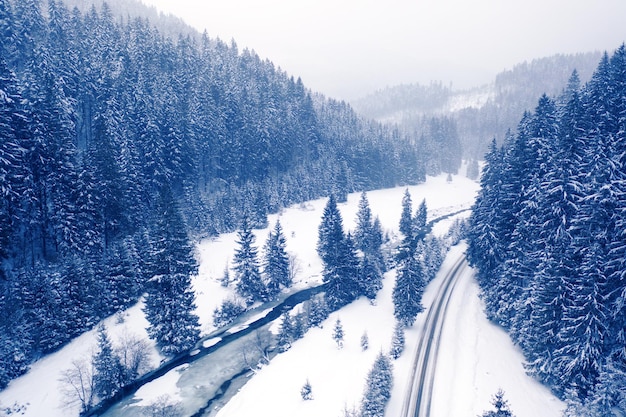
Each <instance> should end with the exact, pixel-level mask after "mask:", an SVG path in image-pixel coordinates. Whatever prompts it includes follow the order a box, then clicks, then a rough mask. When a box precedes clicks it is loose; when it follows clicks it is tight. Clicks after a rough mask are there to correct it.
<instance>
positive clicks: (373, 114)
mask: <svg viewBox="0 0 626 417" xmlns="http://www.w3.org/2000/svg"><path fill="white" fill-rule="evenodd" d="M600 57H601V53H600V52H588V53H580V54H575V55H555V56H551V57H546V58H538V59H534V60H532V61H530V62H523V63H521V64H518V65H516V66H514V67H513V68H512V69H510V70H505V71H503V72H501V73H499V74H498V75H497V76H496V78H495V80H494V81H493V82H492V83H490V84H487V85H483V86H477V87H476V88H473V89H470V90H456V89H454V88H453V87H452V86H446V85H443V84H442V83H439V82H433V83H431V84H430V85H427V86H424V85H419V84H406V85H399V86H394V87H389V88H386V89H384V90H380V91H377V92H374V93H372V94H369V95H367V96H365V97H363V98H361V99H358V100H355V101H353V102H352V105H353V107H354V108H355V110H356V111H357V112H358V113H359V114H362V115H363V116H365V117H368V118H372V119H374V120H377V121H380V122H384V123H392V124H395V125H397V126H398V128H399V129H400V130H402V131H404V132H413V133H414V134H415V133H417V134H418V135H419V134H421V132H423V131H424V130H425V129H426V127H425V126H427V125H428V120H429V119H430V118H432V117H449V118H451V119H452V120H454V122H455V123H456V127H457V132H458V135H459V137H460V140H461V144H462V147H463V156H464V157H465V158H474V159H476V158H477V159H482V155H483V154H484V153H485V152H486V151H487V145H488V144H489V142H490V141H491V140H492V139H493V138H496V140H497V141H498V142H501V141H502V140H503V139H504V137H505V135H506V132H507V131H508V130H512V131H514V130H515V128H516V127H517V124H518V123H519V121H520V120H521V118H522V115H523V114H524V112H525V111H530V110H532V109H533V108H534V107H535V105H536V102H537V100H538V99H539V97H541V95H542V94H544V93H545V94H548V95H551V96H558V95H560V94H561V93H562V92H563V89H564V88H565V87H566V85H567V81H568V79H569V77H570V76H571V74H572V72H573V71H574V70H576V71H577V72H578V74H579V77H580V80H581V82H586V81H588V80H589V79H590V78H591V75H592V74H593V71H594V69H595V68H596V66H597V65H598V62H599V60H600Z"/></svg>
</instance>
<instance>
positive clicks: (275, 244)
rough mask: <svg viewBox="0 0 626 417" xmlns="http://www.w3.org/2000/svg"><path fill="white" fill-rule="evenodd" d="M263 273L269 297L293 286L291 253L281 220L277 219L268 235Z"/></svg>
mask: <svg viewBox="0 0 626 417" xmlns="http://www.w3.org/2000/svg"><path fill="white" fill-rule="evenodd" d="M263 273H264V274H265V283H266V287H267V293H268V296H269V297H274V296H276V294H278V293H279V292H280V290H281V289H282V288H289V287H290V286H291V275H290V273H289V255H288V254H287V250H286V240H285V236H284V234H283V230H282V226H281V225H280V221H279V220H277V221H276V225H275V226H274V230H273V231H271V232H270V233H269V234H268V236H267V241H266V242H265V247H264V256H263Z"/></svg>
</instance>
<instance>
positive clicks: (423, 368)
mask: <svg viewBox="0 0 626 417" xmlns="http://www.w3.org/2000/svg"><path fill="white" fill-rule="evenodd" d="M468 267H469V265H468V263H467V260H466V259H465V257H464V256H463V255H460V256H459V258H458V259H457V260H456V261H455V263H454V265H453V266H452V268H451V269H450V271H449V272H448V273H447V275H446V276H445V277H444V280H443V282H442V283H441V286H440V287H439V289H438V290H437V293H436V295H435V298H434V300H433V302H432V304H431V305H430V307H429V308H428V314H427V316H426V319H425V322H424V327H423V331H422V334H421V337H420V340H419V342H418V344H417V348H416V351H415V357H414V362H413V366H412V369H411V375H410V382H409V387H408V388H407V393H406V397H405V400H404V403H403V405H402V413H401V416H402V417H428V416H430V410H431V400H432V394H433V387H434V384H435V370H436V366H437V355H438V353H439V345H440V342H441V333H442V329H443V323H444V321H445V318H446V313H447V309H448V305H449V302H450V298H451V296H452V293H453V291H454V288H455V286H456V284H457V282H458V281H459V277H460V276H461V273H462V272H463V271H464V269H465V268H468Z"/></svg>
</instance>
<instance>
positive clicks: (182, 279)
mask: <svg viewBox="0 0 626 417" xmlns="http://www.w3.org/2000/svg"><path fill="white" fill-rule="evenodd" d="M159 207H160V209H159V214H160V216H159V218H158V219H157V224H156V227H155V229H154V233H153V241H152V245H151V246H152V248H151V249H152V253H151V258H152V259H151V263H152V265H151V269H152V272H153V274H154V275H153V277H152V278H151V279H150V282H149V285H148V290H147V295H146V300H145V306H144V309H143V311H144V313H145V315H146V319H147V320H148V323H149V324H150V325H149V327H148V335H149V336H150V337H151V338H152V339H154V340H155V341H156V343H157V346H158V347H159V348H160V349H161V352H163V354H165V355H172V354H177V353H180V352H183V351H185V350H188V349H191V348H192V347H193V346H194V345H195V343H196V342H197V340H198V338H199V336H200V324H199V322H198V316H196V315H195V313H194V310H195V308H196V306H195V303H194V299H195V294H194V292H193V290H192V288H191V275H192V274H195V273H196V272H197V268H198V267H197V263H196V260H195V259H194V257H193V250H192V248H191V246H190V245H189V242H188V237H187V232H186V230H187V229H186V227H185V224H184V222H183V219H182V218H181V216H180V214H179V212H178V209H177V204H176V202H175V201H174V198H173V197H172V194H171V192H170V191H169V189H167V188H164V189H163V190H162V191H161V199H160V204H159Z"/></svg>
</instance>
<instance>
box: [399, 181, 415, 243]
mask: <svg viewBox="0 0 626 417" xmlns="http://www.w3.org/2000/svg"><path fill="white" fill-rule="evenodd" d="M400 233H402V235H403V236H404V237H405V238H411V239H412V238H413V203H412V200H411V193H409V189H408V188H407V189H406V190H404V196H403V197H402V214H401V215H400Z"/></svg>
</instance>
